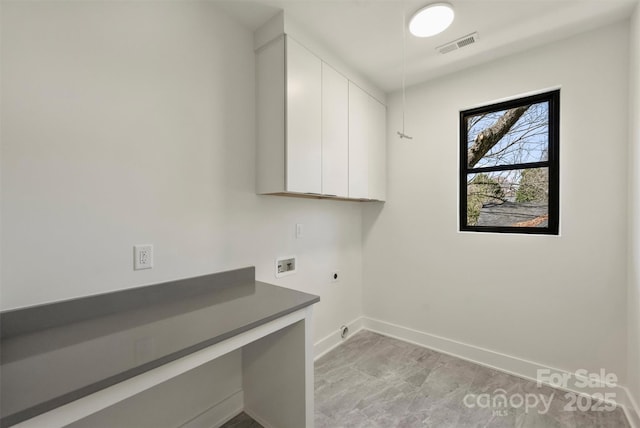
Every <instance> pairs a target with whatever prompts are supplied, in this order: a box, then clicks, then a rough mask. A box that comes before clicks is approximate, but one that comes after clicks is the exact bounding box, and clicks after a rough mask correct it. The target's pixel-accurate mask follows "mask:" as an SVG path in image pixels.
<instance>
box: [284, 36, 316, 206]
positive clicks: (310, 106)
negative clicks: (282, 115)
mask: <svg viewBox="0 0 640 428" xmlns="http://www.w3.org/2000/svg"><path fill="white" fill-rule="evenodd" d="M286 58H287V105H286V109H287V112H286V124H287V136H286V163H287V177H286V190H287V191H289V192H299V193H317V194H320V193H322V61H321V60H320V58H318V57H317V56H315V55H314V54H312V53H311V52H309V51H308V50H307V49H305V48H304V47H303V46H301V45H300V44H299V43H297V42H296V41H295V40H293V39H292V38H291V37H287V38H286Z"/></svg>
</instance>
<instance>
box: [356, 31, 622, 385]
mask: <svg viewBox="0 0 640 428" xmlns="http://www.w3.org/2000/svg"><path fill="white" fill-rule="evenodd" d="M454 54H455V53H454ZM627 82H628V26H627V25H626V24H625V23H622V24H618V25H614V26H609V27H605V28H603V29H599V30H596V31H593V32H590V33H586V34H582V35H580V36H578V37H575V38H572V39H568V40H565V41H561V42H558V43H554V44H553V45H549V46H545V47H541V48H537V49H534V50H530V51H527V52H522V53H520V54H517V55H513V56H510V57H507V58H503V59H500V60H497V61H494V62H491V63H488V64H485V65H482V66H477V67H474V68H471V69H467V70H464V71H461V72H459V73H456V74H452V75H449V76H447V77H444V78H441V79H438V80H435V81H431V82H428V83H426V84H423V85H420V86H416V87H412V88H409V90H408V91H407V112H406V115H407V118H406V123H407V133H408V134H410V135H412V136H413V140H411V141H400V140H399V139H398V138H397V136H396V135H395V132H396V130H397V129H399V127H400V126H401V97H400V95H399V94H398V93H395V94H393V95H392V96H391V97H390V98H389V112H390V113H389V116H388V130H389V133H388V141H389V149H388V156H389V158H388V165H389V171H388V173H389V175H388V198H387V203H386V205H385V207H384V209H383V210H379V209H376V207H367V208H365V210H364V224H363V230H364V232H363V233H364V236H363V239H364V256H363V260H364V284H365V294H364V302H365V307H364V309H365V315H366V316H368V317H371V318H374V319H379V320H382V321H386V322H387V323H393V324H397V325H400V326H403V327H408V328H411V329H414V330H418V331H420V332H425V333H429V334H433V335H437V336H442V337H444V338H446V339H450V340H455V341H458V342H462V343H466V344H469V345H474V346H477V347H482V348H486V349H488V350H491V351H494V352H499V353H503V354H506V355H510V356H513V357H517V358H521V359H526V360H530V361H533V362H536V363H538V364H542V365H545V366H551V367H555V368H559V369H565V370H569V371H574V370H576V369H578V368H585V369H587V370H590V371H596V370H598V369H600V368H606V369H607V370H608V371H612V372H614V373H616V374H617V375H618V376H619V378H621V379H624V378H625V375H626V357H625V352H626V342H627V338H626V335H627V329H626V323H627V319H626V313H625V312H626V311H625V309H624V308H625V306H626V286H625V283H626V274H625V272H626V232H627V229H626V221H627V192H626V189H627V183H626V181H627V168H626V163H627V159H626V156H627V122H628V117H627V108H628V105H627ZM558 85H561V86H562V90H561V91H562V92H561V131H560V132H561V136H560V147H561V211H562V212H561V236H559V237H551V236H526V235H505V234H480V233H459V232H458V231H457V230H458V224H457V218H458V188H457V184H458V146H459V142H458V113H459V111H460V110H463V109H466V108H469V107H471V106H478V105H481V104H484V103H490V102H492V101H495V100H499V99H502V98H505V97H513V96H516V95H518V94H523V93H527V92H530V91H539V90H541V89H545V88H550V87H556V86H558Z"/></svg>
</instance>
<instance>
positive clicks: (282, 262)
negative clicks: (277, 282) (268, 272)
mask: <svg viewBox="0 0 640 428" xmlns="http://www.w3.org/2000/svg"><path fill="white" fill-rule="evenodd" d="M296 268H297V261H296V256H287V257H279V258H277V259H276V278H281V277H283V276H287V275H293V274H294V273H296Z"/></svg>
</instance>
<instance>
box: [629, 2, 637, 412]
mask: <svg viewBox="0 0 640 428" xmlns="http://www.w3.org/2000/svg"><path fill="white" fill-rule="evenodd" d="M630 35H631V37H630V40H631V46H630V58H631V67H630V68H629V70H630V71H629V76H630V79H629V83H630V88H629V89H630V90H629V101H630V102H629V105H630V109H629V121H630V122H629V125H630V126H629V143H630V145H629V259H628V260H629V263H628V265H629V295H628V303H629V306H628V312H629V313H628V320H629V321H628V324H629V352H628V370H629V372H628V379H629V380H628V386H629V390H630V391H631V394H632V395H633V398H634V400H635V403H636V406H640V266H639V264H640V4H639V5H638V6H636V10H635V13H634V15H633V17H632V20H631V31H630ZM636 411H638V412H640V407H639V408H636ZM638 417H640V414H639V415H638Z"/></svg>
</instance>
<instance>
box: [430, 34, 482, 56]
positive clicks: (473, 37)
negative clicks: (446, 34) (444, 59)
mask: <svg viewBox="0 0 640 428" xmlns="http://www.w3.org/2000/svg"><path fill="white" fill-rule="evenodd" d="M477 41H478V33H477V32H475V33H471V34H468V35H466V36H464V37H461V38H459V39H458V40H454V41H453V42H449V43H446V44H444V45H442V46H438V47H437V48H436V50H437V51H438V52H440V53H441V54H446V53H449V52H452V51H455V50H458V49H460V48H463V47H465V46H469V45H472V44H474V43H475V42H477Z"/></svg>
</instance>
